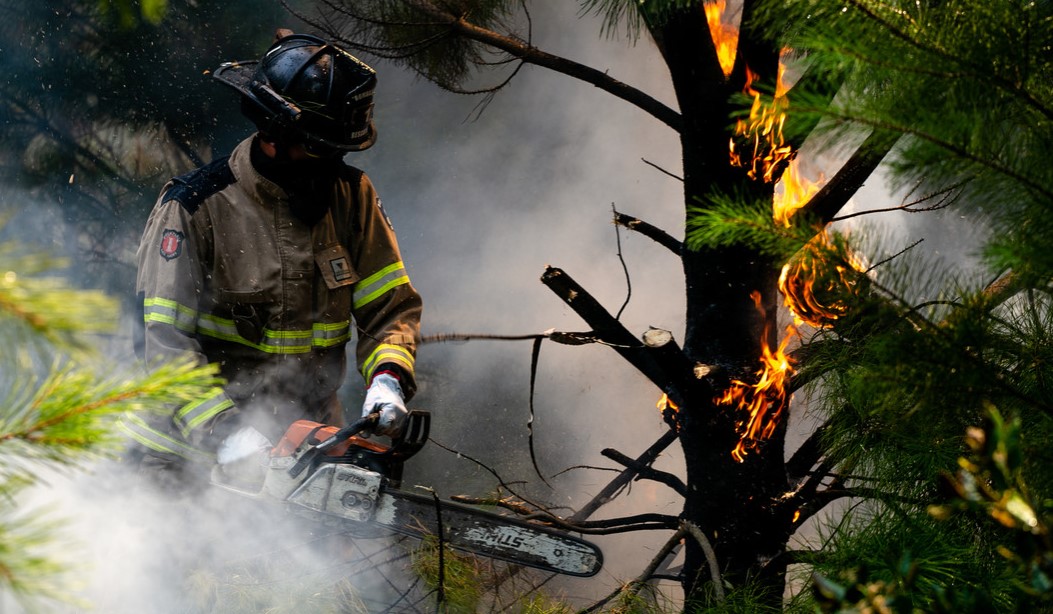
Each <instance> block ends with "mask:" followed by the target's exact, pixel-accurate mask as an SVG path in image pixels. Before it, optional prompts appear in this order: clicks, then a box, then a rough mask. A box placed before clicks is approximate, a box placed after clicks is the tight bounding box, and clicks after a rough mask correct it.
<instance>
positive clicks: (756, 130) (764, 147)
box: [729, 63, 795, 183]
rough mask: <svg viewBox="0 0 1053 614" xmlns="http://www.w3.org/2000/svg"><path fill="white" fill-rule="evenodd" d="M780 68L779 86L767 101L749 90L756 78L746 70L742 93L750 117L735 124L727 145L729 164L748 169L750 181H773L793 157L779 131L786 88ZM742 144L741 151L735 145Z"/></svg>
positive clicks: (780, 129) (756, 92)
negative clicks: (747, 101) (748, 103)
mask: <svg viewBox="0 0 1053 614" xmlns="http://www.w3.org/2000/svg"><path fill="white" fill-rule="evenodd" d="M782 76H783V65H782V64H781V63H780V64H779V79H778V81H779V83H778V85H777V86H776V90H775V96H774V97H773V98H771V100H770V101H768V100H766V99H765V97H764V96H763V95H762V94H761V93H760V92H759V91H757V90H756V89H754V87H753V83H754V82H755V81H756V80H757V75H756V74H755V73H754V72H753V71H751V70H750V69H749V68H748V67H747V68H746V87H745V88H743V91H744V92H745V93H746V94H749V95H750V96H752V97H753V104H752V106H751V107H750V115H749V117H748V118H747V119H740V120H738V121H737V122H735V136H733V137H731V140H730V142H729V148H730V155H731V165H732V166H738V167H741V168H746V169H748V170H747V171H746V175H747V176H749V178H750V179H754V180H758V179H759V180H763V181H764V182H765V183H772V182H773V181H775V178H776V174H777V172H778V171H779V169H781V168H782V167H783V165H785V164H786V163H788V162H789V161H790V159H792V158H793V156H794V153H795V152H794V150H793V148H792V147H790V146H789V145H787V144H786V139H785V138H783V134H782V128H783V124H785V123H786V107H787V106H789V102H788V99H787V98H786V87H785V86H784V85H783V83H782ZM736 141H737V142H738V143H742V151H740V149H739V146H738V145H736Z"/></svg>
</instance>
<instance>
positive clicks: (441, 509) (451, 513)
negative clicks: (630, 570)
mask: <svg viewBox="0 0 1053 614" xmlns="http://www.w3.org/2000/svg"><path fill="white" fill-rule="evenodd" d="M420 414H424V412H413V413H412V414H411V424H410V425H409V426H408V427H407V431H408V432H410V433H412V437H413V438H414V439H415V441H413V442H411V443H409V444H408V445H407V444H406V443H405V442H404V441H396V442H395V443H394V444H393V445H392V447H391V448H389V449H388V448H380V450H382V451H378V446H377V444H375V443H374V442H372V441H369V440H360V439H359V438H357V437H353V436H351V435H348V433H352V434H353V433H354V432H358V431H361V430H362V429H363V428H365V427H366V426H368V424H366V425H365V426H359V425H358V423H355V424H353V425H351V426H349V427H345V428H344V429H341V430H339V431H338V430H337V429H336V428H335V427H324V426H323V425H318V424H315V423H308V422H306V421H299V422H298V423H296V424H295V425H294V426H293V427H290V430H289V432H287V434H286V437H285V438H283V440H282V442H280V443H279V445H278V446H276V447H275V448H274V451H272V452H271V456H270V457H269V458H268V459H267V461H266V466H265V471H264V477H263V481H262V486H260V485H257V488H258V490H248V489H246V488H245V486H244V485H235V484H232V483H230V481H229V480H226V479H224V475H223V472H222V471H221V470H220V469H219V467H218V466H217V468H216V469H214V470H213V478H212V482H213V484H215V485H217V486H219V487H222V488H224V489H226V490H229V491H232V492H236V493H238V494H240V495H242V496H247V497H251V498H254V499H265V500H270V501H275V502H284V503H285V504H286V505H287V506H288V507H289V508H290V511H293V512H295V513H298V514H300V515H304V516H308V517H311V518H313V519H314V520H316V521H319V522H321V523H323V524H325V525H326V526H332V527H336V528H342V529H347V530H348V532H350V533H352V534H358V535H362V534H365V533H367V532H370V533H372V534H375V533H376V530H377V529H379V530H381V531H387V532H391V533H399V534H402V535H407V536H410V537H414V538H418V539H423V538H426V537H429V536H431V537H435V538H441V540H442V542H443V543H444V544H446V545H448V546H450V547H452V548H455V549H458V550H462V551H465V552H469V553H472V554H476V555H479V556H484V557H488V558H493V559H498V560H501V561H506V562H509V563H513V564H517V565H523V566H526V567H532V568H535V569H540V570H544V571H549V572H553V573H558V574H565V575H570V576H579V577H588V576H593V575H595V574H596V573H598V572H599V570H600V568H601V567H602V565H603V553H602V552H601V551H600V549H599V548H598V547H597V546H595V545H594V544H591V543H589V542H587V541H585V540H583V539H579V538H577V537H574V536H572V535H570V534H568V533H567V532H565V531H562V530H559V529H556V528H553V527H550V526H546V525H542V524H537V523H533V522H527V521H525V520H521V519H519V518H515V517H511V516H504V515H501V514H497V513H494V512H490V511H487V510H485V509H480V508H476V507H472V506H469V505H463V504H460V503H455V502H451V501H444V500H439V499H437V498H436V497H434V496H431V495H424V494H418V493H412V492H407V491H404V490H400V489H398V488H396V487H395V486H397V484H398V480H399V479H400V478H401V463H402V461H403V460H404V459H405V458H407V457H408V456H411V455H412V454H413V453H415V452H416V451H417V450H419V449H420V447H421V445H423V441H426V439H427V430H428V424H427V421H428V419H429V418H430V416H427V415H426V414H425V416H424V417H423V418H422V417H421V416H420ZM363 421H364V420H360V421H359V422H363ZM422 421H423V424H421V422H422ZM312 425H313V426H312ZM307 427H310V428H307ZM294 428H295V429H298V430H297V433H298V435H296V438H301V437H302V438H303V441H289V433H292V432H293V431H294ZM356 428H357V430H356ZM305 430H307V431H309V434H305ZM318 432H321V433H322V434H323V435H328V436H329V437H328V439H324V440H323V441H317V433H318ZM404 437H405V436H404ZM341 438H346V439H348V440H349V441H350V445H349V446H342V445H338V444H339V443H341V442H339V441H336V440H337V439H341ZM334 442H335V443H334ZM358 442H362V444H363V445H361V446H360V445H357V443H358ZM400 444H401V445H400ZM292 448H294V450H293V451H292V453H291V454H288V453H287V452H288V451H289V450H290V449H292ZM333 450H336V452H334V451H333ZM320 451H321V452H322V453H320ZM337 453H338V454H339V456H336V455H335V454H337ZM391 474H394V479H391V478H389V475H391Z"/></svg>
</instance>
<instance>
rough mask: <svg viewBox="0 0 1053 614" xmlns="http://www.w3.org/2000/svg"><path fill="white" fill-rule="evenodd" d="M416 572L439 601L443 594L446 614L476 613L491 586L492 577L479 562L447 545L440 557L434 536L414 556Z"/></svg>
mask: <svg viewBox="0 0 1053 614" xmlns="http://www.w3.org/2000/svg"><path fill="white" fill-rule="evenodd" d="M440 554H441V556H440ZM440 563H441V565H440ZM413 571H414V573H416V574H417V575H418V576H420V577H421V578H422V579H423V580H424V583H425V585H427V587H428V588H429V589H431V590H432V591H433V592H435V594H436V598H438V595H439V594H440V590H441V594H442V602H441V604H442V605H441V607H442V611H443V612H447V613H449V614H458V613H464V614H468V613H471V612H475V611H476V607H477V606H478V605H479V602H480V599H481V598H482V595H483V591H484V590H485V587H486V586H487V584H488V581H487V580H486V576H487V575H488V574H487V572H486V570H485V568H484V567H483V565H481V564H480V562H479V560H478V559H476V558H475V557H473V556H470V555H465V554H460V553H458V552H455V551H454V550H452V549H451V548H450V547H449V546H447V545H446V544H443V549H442V551H441V553H440V550H439V540H438V538H436V537H434V536H429V537H427V538H426V539H424V540H422V541H421V543H420V546H419V547H418V548H417V550H416V552H414V555H413Z"/></svg>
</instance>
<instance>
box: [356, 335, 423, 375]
mask: <svg viewBox="0 0 1053 614" xmlns="http://www.w3.org/2000/svg"><path fill="white" fill-rule="evenodd" d="M386 362H394V363H397V364H399V365H401V366H402V367H403V368H405V369H406V370H407V371H408V372H409V373H411V374H412V373H413V364H414V359H413V354H411V353H410V351H409V350H407V349H406V348H404V347H400V346H397V345H391V344H388V343H382V344H380V345H378V346H377V349H375V350H373V353H372V354H370V355H369V358H367V359H366V360H365V362H364V363H363V364H362V376H363V377H365V378H366V381H367V382H368V381H370V380H371V379H372V378H373V373H374V372H375V371H376V370H377V367H378V366H380V365H382V364H384V363H386Z"/></svg>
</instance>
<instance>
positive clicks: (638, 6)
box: [580, 0, 697, 40]
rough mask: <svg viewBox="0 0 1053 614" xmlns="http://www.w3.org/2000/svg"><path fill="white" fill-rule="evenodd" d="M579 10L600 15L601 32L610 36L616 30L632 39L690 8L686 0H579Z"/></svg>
mask: <svg viewBox="0 0 1053 614" xmlns="http://www.w3.org/2000/svg"><path fill="white" fill-rule="evenodd" d="M580 3H581V11H582V13H596V14H597V15H600V16H601V17H602V18H603V31H604V32H605V33H606V34H607V35H608V36H611V35H614V34H615V33H616V32H617V31H618V30H619V29H621V30H623V31H624V32H625V34H626V35H627V36H628V37H629V38H630V39H632V40H635V39H637V38H638V37H639V36H640V34H641V33H642V32H643V31H644V29H645V28H646V27H648V26H649V25H650V26H654V25H657V24H661V23H664V22H665V21H666V20H667V19H669V18H670V17H671V16H672V14H673V13H674V12H675V11H677V10H679V9H684V8H689V7H694V6H695V5H696V4H697V3H696V2H692V1H690V0H646V1H644V2H640V1H639V0H580Z"/></svg>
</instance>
